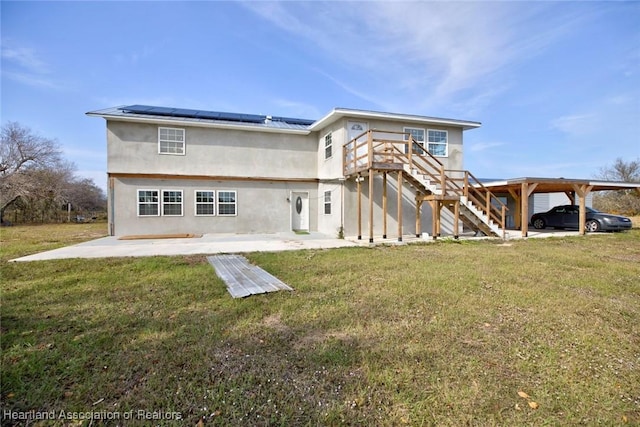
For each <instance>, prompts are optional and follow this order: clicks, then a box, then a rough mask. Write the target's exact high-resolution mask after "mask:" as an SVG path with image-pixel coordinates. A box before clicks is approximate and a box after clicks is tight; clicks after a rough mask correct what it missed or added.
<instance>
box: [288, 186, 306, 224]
mask: <svg viewBox="0 0 640 427" xmlns="http://www.w3.org/2000/svg"><path fill="white" fill-rule="evenodd" d="M291 228H292V229H293V230H294V231H309V193H302V192H292V193H291Z"/></svg>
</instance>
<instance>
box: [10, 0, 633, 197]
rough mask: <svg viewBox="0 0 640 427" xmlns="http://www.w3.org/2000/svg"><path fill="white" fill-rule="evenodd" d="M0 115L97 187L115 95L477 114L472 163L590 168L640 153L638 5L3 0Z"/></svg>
mask: <svg viewBox="0 0 640 427" xmlns="http://www.w3.org/2000/svg"><path fill="white" fill-rule="evenodd" d="M0 4H1V19H2V27H1V32H2V87H1V91H2V92H1V97H2V98H1V101H2V104H1V118H2V124H5V123H6V122H7V121H17V122H20V123H21V124H22V125H25V126H28V127H30V128H31V129H33V130H34V131H35V132H37V133H39V134H41V135H43V136H46V137H51V138H56V139H57V140H58V141H59V142H60V144H61V146H62V147H63V150H64V153H65V155H66V157H67V158H68V159H69V160H71V161H73V162H74V163H75V164H76V166H77V168H78V172H79V174H80V175H82V176H87V177H90V178H93V179H94V180H95V182H96V183H97V184H98V185H100V186H102V187H104V186H105V181H106V147H105V145H106V137H105V123H104V120H102V119H98V118H91V117H87V116H85V113H86V112H87V111H91V110H97V109H101V108H107V107H113V106H118V105H126V104H149V105H160V106H168V107H180V108H193V109H206V110H215V111H229V112H241V113H255V114H271V115H279V116H288V117H300V118H309V119H317V118H320V117H322V116H324V115H325V114H326V113H328V112H329V111H330V110H331V109H333V108H334V107H346V108H356V109H365V110H375V111H385V112H397V113H407V114H419V115H428V116H436V117H445V118H456V119H464V120H474V121H479V122H482V124H483V125H482V127H481V128H479V129H475V130H471V131H469V132H466V133H465V139H464V143H465V148H464V149H465V168H466V169H469V170H470V171H471V172H472V173H473V174H474V175H475V176H477V177H480V178H515V177H522V176H537V177H559V176H563V177H566V178H592V177H593V176H594V175H595V174H597V173H598V171H599V169H600V168H602V167H604V166H608V165H611V164H612V163H613V161H614V160H615V159H616V158H618V157H622V158H623V159H625V160H635V159H638V158H640V2H391V1H388V2H338V1H336V2H115V1H114V2H27V1H20V2H11V1H2V2H1V3H0Z"/></svg>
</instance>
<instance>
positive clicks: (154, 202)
mask: <svg viewBox="0 0 640 427" xmlns="http://www.w3.org/2000/svg"><path fill="white" fill-rule="evenodd" d="M159 215H160V199H159V197H158V190H138V216H159Z"/></svg>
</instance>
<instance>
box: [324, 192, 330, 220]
mask: <svg viewBox="0 0 640 427" xmlns="http://www.w3.org/2000/svg"><path fill="white" fill-rule="evenodd" d="M324 214H325V215H331V191H325V192H324Z"/></svg>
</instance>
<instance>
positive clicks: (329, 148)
mask: <svg viewBox="0 0 640 427" xmlns="http://www.w3.org/2000/svg"><path fill="white" fill-rule="evenodd" d="M332 155H333V142H332V137H331V133H328V134H326V135H325V137H324V158H325V160H326V159H328V158H330V157H331V156H332Z"/></svg>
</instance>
